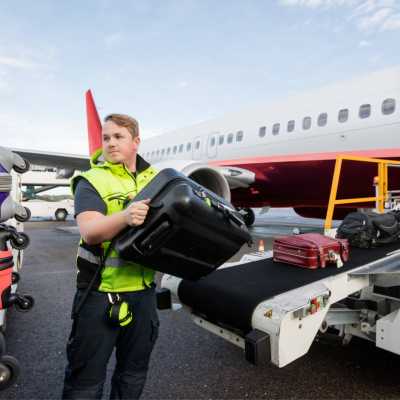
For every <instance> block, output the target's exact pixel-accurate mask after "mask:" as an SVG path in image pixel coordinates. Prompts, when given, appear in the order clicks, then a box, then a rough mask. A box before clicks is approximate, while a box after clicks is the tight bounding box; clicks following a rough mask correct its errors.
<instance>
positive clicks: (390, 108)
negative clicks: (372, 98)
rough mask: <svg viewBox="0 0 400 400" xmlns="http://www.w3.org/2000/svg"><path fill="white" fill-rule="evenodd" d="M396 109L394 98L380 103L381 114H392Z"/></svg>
mask: <svg viewBox="0 0 400 400" xmlns="http://www.w3.org/2000/svg"><path fill="white" fill-rule="evenodd" d="M395 109H396V100H395V99H387V100H385V101H384V102H383V103H382V114H383V115H389V114H393V113H394V110H395Z"/></svg>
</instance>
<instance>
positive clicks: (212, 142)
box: [210, 137, 215, 147]
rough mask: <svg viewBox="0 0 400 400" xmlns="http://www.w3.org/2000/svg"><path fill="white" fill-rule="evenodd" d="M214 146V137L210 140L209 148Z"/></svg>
mask: <svg viewBox="0 0 400 400" xmlns="http://www.w3.org/2000/svg"><path fill="white" fill-rule="evenodd" d="M214 146H215V137H212V138H211V140H210V147H214Z"/></svg>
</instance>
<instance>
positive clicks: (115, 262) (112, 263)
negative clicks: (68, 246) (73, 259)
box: [78, 246, 132, 268]
mask: <svg viewBox="0 0 400 400" xmlns="http://www.w3.org/2000/svg"><path fill="white" fill-rule="evenodd" d="M78 256H79V257H82V258H83V259H84V260H86V261H89V262H91V263H93V264H98V265H100V257H97V256H95V255H93V254H92V253H91V252H90V251H88V250H86V249H84V248H83V247H81V246H79V247H78ZM131 264H132V263H129V262H127V261H124V260H122V259H121V258H119V257H108V258H107V260H106V265H105V266H106V267H110V268H120V267H127V266H128V265H131Z"/></svg>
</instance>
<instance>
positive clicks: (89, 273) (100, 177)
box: [63, 114, 159, 399]
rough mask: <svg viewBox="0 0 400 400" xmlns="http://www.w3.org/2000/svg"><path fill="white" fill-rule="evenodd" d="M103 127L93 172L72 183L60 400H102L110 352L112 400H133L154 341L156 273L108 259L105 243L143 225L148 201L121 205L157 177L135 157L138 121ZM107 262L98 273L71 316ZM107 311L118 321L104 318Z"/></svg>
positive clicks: (115, 118)
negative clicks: (74, 239)
mask: <svg viewBox="0 0 400 400" xmlns="http://www.w3.org/2000/svg"><path fill="white" fill-rule="evenodd" d="M104 122H105V124H104V126H103V131H102V135H103V139H102V140H103V148H102V149H101V150H98V151H96V152H95V153H94V154H93V156H92V157H91V165H92V168H91V169H90V170H89V171H87V172H85V173H83V174H81V175H78V176H76V177H74V179H73V180H72V181H71V190H72V192H73V194H74V197H75V213H76V214H75V217H76V220H77V222H78V227H79V232H80V234H81V240H80V242H79V247H78V256H77V267H78V274H77V279H76V283H77V292H76V294H75V298H74V301H73V310H72V318H73V319H74V322H73V326H72V330H71V336H70V339H69V341H68V345H67V357H68V365H67V367H66V370H65V379H64V391H63V399H101V397H102V394H103V384H104V381H105V378H106V369H107V364H108V361H109V359H110V357H111V354H112V352H113V350H114V347H116V366H115V370H114V374H113V376H112V390H111V396H110V398H112V399H138V398H139V397H140V395H141V393H142V390H143V387H144V384H145V381H146V375H147V370H148V365H149V359H150V354H151V352H152V350H153V347H154V343H155V341H156V339H157V337H158V328H159V321H158V317H157V312H156V300H155V283H154V282H153V281H154V276H155V271H153V270H151V269H149V268H145V267H142V266H140V265H138V264H134V263H132V262H126V261H123V260H122V259H120V258H119V257H118V255H117V254H116V253H115V252H114V251H109V246H110V241H111V240H112V239H113V238H114V237H115V236H116V235H117V234H118V233H119V232H120V231H121V230H123V229H124V228H126V227H128V226H138V225H140V224H142V223H143V221H144V220H145V218H146V215H147V211H148V209H149V207H148V206H147V204H148V203H149V202H150V200H146V201H139V202H133V203H132V204H130V205H129V206H128V208H126V209H123V208H124V200H127V201H129V200H131V199H132V198H134V197H135V196H136V194H137V193H138V192H140V190H142V189H143V188H144V187H145V186H146V185H147V184H148V183H149V182H150V181H151V180H152V179H153V178H154V176H155V175H156V174H157V171H156V170H155V169H154V168H152V167H151V166H150V164H148V163H147V162H146V161H145V160H144V159H143V158H141V157H140V156H139V155H138V154H137V151H138V148H139V144H140V138H139V127H138V123H137V121H136V120H134V119H133V118H131V117H128V116H126V115H121V114H111V115H108V116H107V117H106V118H105V120H104ZM125 205H126V202H125ZM105 255H108V257H107V258H106V261H105V265H104V268H103V269H102V271H101V272H100V273H99V276H98V278H97V279H96V280H95V281H94V282H93V286H92V288H91V289H92V290H90V291H88V296H87V298H86V300H85V301H84V303H83V304H81V308H80V309H79V312H76V310H77V306H78V304H79V303H80V302H81V300H82V298H83V297H84V295H85V292H86V290H87V288H88V286H89V284H90V282H91V281H92V280H93V276H94V275H95V272H96V270H97V269H98V268H99V265H100V264H101V261H104V257H105ZM112 303H114V304H112ZM117 305H118V308H117ZM111 308H113V310H114V311H115V310H117V313H116V314H115V313H114V312H111V313H110V311H111ZM121 313H122V314H123V315H122V316H121ZM111 316H112V317H113V318H111ZM115 321H116V322H115Z"/></svg>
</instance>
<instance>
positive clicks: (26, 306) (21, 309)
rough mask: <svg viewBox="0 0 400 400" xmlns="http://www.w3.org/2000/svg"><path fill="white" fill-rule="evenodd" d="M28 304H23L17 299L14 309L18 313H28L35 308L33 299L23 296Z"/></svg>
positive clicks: (29, 296)
mask: <svg viewBox="0 0 400 400" xmlns="http://www.w3.org/2000/svg"><path fill="white" fill-rule="evenodd" d="M22 296H24V297H25V299H26V300H27V303H28V304H24V303H25V302H24V301H23V300H22V299H17V302H16V303H15V308H16V309H17V311H19V312H24V313H25V312H28V311H31V310H32V308H33V307H35V298H34V297H33V296H32V295H30V294H23V295H22Z"/></svg>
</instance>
